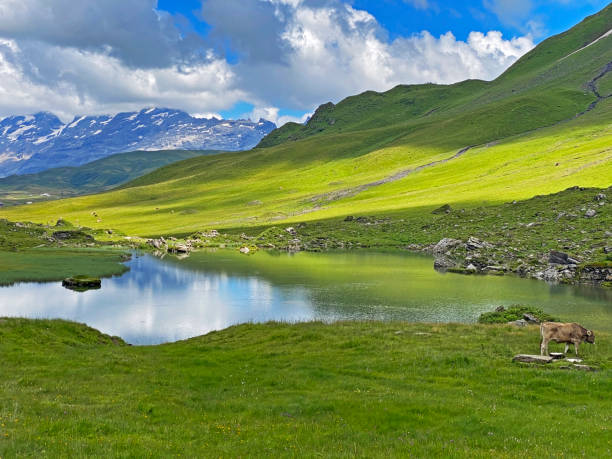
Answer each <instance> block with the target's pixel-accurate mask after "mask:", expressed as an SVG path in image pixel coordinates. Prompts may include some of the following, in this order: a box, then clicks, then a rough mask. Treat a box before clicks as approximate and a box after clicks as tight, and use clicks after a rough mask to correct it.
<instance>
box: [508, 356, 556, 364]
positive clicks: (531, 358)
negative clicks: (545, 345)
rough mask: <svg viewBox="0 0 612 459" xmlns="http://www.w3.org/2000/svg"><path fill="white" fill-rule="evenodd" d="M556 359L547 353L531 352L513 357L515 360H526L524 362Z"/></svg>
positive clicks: (546, 361) (548, 361)
mask: <svg viewBox="0 0 612 459" xmlns="http://www.w3.org/2000/svg"><path fill="white" fill-rule="evenodd" d="M553 360H554V359H553V358H552V357H549V356H547V355H531V354H519V355H515V356H514V358H513V359H512V361H513V362H524V363H550V362H552V361H553Z"/></svg>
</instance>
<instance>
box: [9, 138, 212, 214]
mask: <svg viewBox="0 0 612 459" xmlns="http://www.w3.org/2000/svg"><path fill="white" fill-rule="evenodd" d="M214 153H218V152H215V151H186V150H185V151H183V150H168V151H135V152H130V153H120V154H117V155H112V156H108V157H106V158H103V159H99V160H97V161H93V162H91V163H88V164H85V165H83V166H78V167H59V168H55V169H49V170H46V171H43V172H39V173H36V174H26V175H13V176H11V177H6V178H1V179H0V201H2V202H3V203H4V205H9V204H24V203H25V202H28V201H32V202H36V201H48V200H52V199H58V198H65V197H70V196H78V195H82V194H91V193H99V192H101V191H105V190H108V189H111V188H114V187H116V186H118V185H121V184H123V183H125V182H129V181H130V180H134V179H135V178H137V177H140V176H142V175H145V174H148V173H149V172H152V171H154V170H155V169H158V168H160V167H162V166H165V165H167V164H171V163H174V162H177V161H180V160H184V159H188V158H194V157H197V156H201V155H209V154H214ZM42 194H48V195H50V196H42Z"/></svg>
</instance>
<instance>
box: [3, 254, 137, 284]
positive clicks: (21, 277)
mask: <svg viewBox="0 0 612 459" xmlns="http://www.w3.org/2000/svg"><path fill="white" fill-rule="evenodd" d="M122 261H125V253H124V252H122V251H119V250H112V249H71V248H62V249H58V248H54V249H51V248H40V249H29V250H25V251H20V252H2V251H0V286H1V285H10V284H13V283H15V282H28V281H30V282H44V281H59V280H62V279H65V278H67V277H72V276H79V275H83V276H88V277H109V276H114V275H118V274H122V273H124V272H125V271H126V270H127V268H126V266H125V265H123V264H121V262H122Z"/></svg>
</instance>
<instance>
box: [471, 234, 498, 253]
mask: <svg viewBox="0 0 612 459" xmlns="http://www.w3.org/2000/svg"><path fill="white" fill-rule="evenodd" d="M492 247H493V246H492V245H491V244H489V243H488V242H484V241H481V240H480V239H478V238H475V237H474V236H470V238H469V239H468V240H467V242H466V243H465V248H466V249H467V250H471V251H474V250H481V249H484V248H487V249H490V248H492Z"/></svg>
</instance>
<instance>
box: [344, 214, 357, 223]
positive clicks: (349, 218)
mask: <svg viewBox="0 0 612 459" xmlns="http://www.w3.org/2000/svg"><path fill="white" fill-rule="evenodd" d="M353 220H355V217H353V216H352V215H348V216H347V217H346V218H345V219H344V221H345V222H352V221H353Z"/></svg>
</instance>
